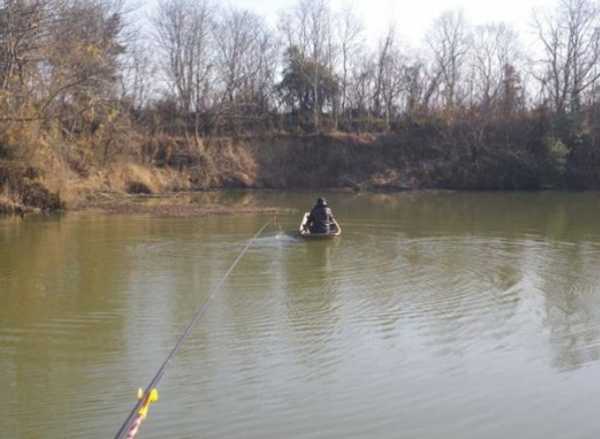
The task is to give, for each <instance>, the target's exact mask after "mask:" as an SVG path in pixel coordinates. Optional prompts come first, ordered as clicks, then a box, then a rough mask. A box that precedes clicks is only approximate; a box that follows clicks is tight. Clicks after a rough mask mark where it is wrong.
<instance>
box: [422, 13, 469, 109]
mask: <svg viewBox="0 0 600 439" xmlns="http://www.w3.org/2000/svg"><path fill="white" fill-rule="evenodd" d="M427 44H428V45H429V47H430V49H431V50H432V52H433V56H434V59H435V62H436V64H437V66H436V67H437V69H438V70H439V73H440V77H441V80H440V86H441V87H442V94H443V96H444V101H445V102H444V105H445V107H446V109H449V110H452V109H453V108H454V106H455V105H456V103H457V100H459V99H460V98H461V96H459V93H460V90H459V86H460V81H461V79H462V77H463V73H464V62H465V60H466V57H467V55H468V51H469V45H470V34H469V29H468V26H467V23H466V22H465V19H464V16H463V14H462V12H445V13H443V14H442V15H441V16H440V17H439V18H438V19H437V20H436V21H435V22H434V25H433V28H432V30H431V31H430V32H429V33H428V35H427Z"/></svg>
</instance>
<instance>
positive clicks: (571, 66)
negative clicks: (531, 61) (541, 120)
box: [534, 0, 600, 114]
mask: <svg viewBox="0 0 600 439" xmlns="http://www.w3.org/2000/svg"><path fill="white" fill-rule="evenodd" d="M534 21H535V27H536V30H537V33H538V37H539V40H540V42H541V44H542V49H543V52H544V57H543V59H542V60H541V62H540V63H541V66H542V74H541V75H539V76H538V79H539V80H540V81H541V83H542V86H543V87H544V88H545V89H546V90H547V92H548V94H549V96H550V99H551V101H552V103H553V106H554V110H555V111H556V112H557V113H559V114H562V113H565V112H567V111H572V112H579V111H580V108H581V102H582V94H583V93H584V92H585V91H586V90H588V89H589V88H590V87H591V86H592V85H593V84H594V83H595V82H596V81H597V80H598V79H599V78H600V72H599V71H598V69H597V66H598V63H599V61H600V7H599V5H598V3H597V2H596V1H593V0H559V3H558V6H557V8H556V10H555V11H554V13H551V14H542V13H540V12H536V13H535V14H534Z"/></svg>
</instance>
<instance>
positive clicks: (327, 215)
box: [306, 198, 334, 233]
mask: <svg viewBox="0 0 600 439" xmlns="http://www.w3.org/2000/svg"><path fill="white" fill-rule="evenodd" d="M333 224H334V219H333V212H331V209H330V208H329V206H328V204H327V200H325V198H319V199H318V200H317V203H316V204H315V207H313V208H312V210H311V211H310V215H309V216H308V219H307V221H306V227H308V230H310V233H329V232H330V229H331V226H332V225H333Z"/></svg>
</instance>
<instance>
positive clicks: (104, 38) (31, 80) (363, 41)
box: [0, 0, 600, 179]
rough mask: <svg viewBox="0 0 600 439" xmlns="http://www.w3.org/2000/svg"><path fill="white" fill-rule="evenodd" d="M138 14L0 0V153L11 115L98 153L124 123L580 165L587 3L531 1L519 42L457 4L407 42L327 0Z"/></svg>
mask: <svg viewBox="0 0 600 439" xmlns="http://www.w3.org/2000/svg"><path fill="white" fill-rule="evenodd" d="M139 16H140V13H139V11H137V12H136V11H131V10H129V9H128V5H127V4H126V3H124V2H123V1H121V0H0V134H1V136H2V137H1V139H0V154H1V153H2V148H5V149H6V148H8V146H7V145H12V144H15V143H19V142H25V141H26V140H23V138H22V137H23V130H22V128H23V126H27V127H29V128H30V129H29V132H30V133H33V134H31V136H35V135H36V134H35V132H40V131H43V132H46V133H47V132H52V133H55V135H56V136H60V137H61V138H63V139H64V143H65V148H69V147H71V146H70V145H71V144H72V143H73V142H76V141H77V139H79V138H81V137H82V136H84V137H86V138H87V139H90V140H89V141H90V142H92V144H93V148H92V149H93V151H94V154H95V155H98V156H100V157H103V159H104V160H108V158H109V156H110V155H111V154H112V152H114V151H115V150H118V149H119V148H121V147H122V144H123V141H122V138H121V137H119V136H123V135H126V134H127V133H130V132H131V131H132V130H140V129H141V130H145V132H150V133H152V134H156V133H169V134H173V135H185V136H195V137H203V136H212V135H254V134H264V133H274V132H285V133H314V132H328V131H342V132H350V133H362V132H377V133H383V132H387V133H398V134H403V135H404V136H405V137H406V139H407V142H408V141H410V142H413V143H419V142H421V143H422V142H430V143H431V142H433V143H435V144H437V145H442V146H444V145H446V146H448V147H449V150H448V152H447V153H446V154H447V156H448V157H447V158H448V159H451V158H452V156H453V155H457V157H459V158H460V160H469V161H470V162H473V163H475V164H477V163H479V162H480V160H481V157H482V154H484V155H485V154H487V156H488V158H489V152H490V148H495V149H496V150H499V149H502V150H503V153H502V154H504V155H503V157H504V158H506V154H510V155H511V157H512V159H511V160H520V159H521V158H523V157H525V156H526V157H527V158H526V159H527V160H529V159H539V160H546V161H549V162H551V163H552V166H551V167H554V168H556V170H557V172H559V173H561V172H563V171H564V170H565V168H568V167H569V166H571V167H573V166H575V165H577V166H575V167H578V168H577V169H578V170H579V171H581V169H583V168H585V169H586V170H585V172H584V173H585V176H584V177H582V178H584V179H585V178H588V177H589V178H596V177H594V175H595V174H594V172H595V171H594V170H593V169H588V168H589V166H590V165H589V164H590V163H595V160H600V158H599V157H597V156H598V155H599V154H598V152H596V150H597V149H598V147H600V145H599V142H598V134H600V124H599V122H600V112H599V110H600V105H599V104H600V3H599V2H597V1H595V0H557V1H556V3H555V4H554V5H553V6H552V7H549V8H547V9H545V10H536V11H532V30H533V31H534V33H535V37H534V38H533V40H531V39H530V40H527V44H526V43H525V42H524V41H523V39H522V38H521V37H520V35H519V34H518V33H517V31H516V30H515V29H513V28H512V27H511V26H510V25H509V24H506V23H488V24H479V25H473V24H470V23H469V22H468V21H467V20H466V19H465V16H464V14H463V13H462V12H461V11H447V12H444V13H442V14H441V15H440V16H439V17H437V18H436V19H435V20H434V21H433V23H432V24H431V27H430V28H429V29H428V30H427V31H426V32H425V35H424V39H423V44H422V45H421V46H420V47H410V45H408V44H406V43H403V42H402V39H401V38H400V32H399V29H398V27H397V26H396V25H394V24H393V23H392V24H390V25H389V27H388V28H387V29H386V30H385V32H384V33H383V35H382V36H381V37H380V38H379V39H378V40H377V41H369V40H368V34H367V32H366V27H365V23H363V22H362V21H361V19H360V17H358V15H357V12H356V11H355V10H353V9H352V8H351V7H343V8H341V9H339V10H334V9H333V8H332V6H331V4H330V2H329V1H328V0H298V1H297V3H296V4H295V5H294V6H293V7H292V8H289V9H288V10H285V11H282V12H281V13H280V15H279V18H278V20H277V24H276V26H275V27H272V26H270V25H269V24H268V23H267V21H266V20H265V18H264V17H261V16H259V15H257V14H255V13H253V12H251V11H248V10H244V9H239V8H236V7H233V6H222V5H219V4H218V3H217V2H215V1H213V0H159V1H158V5H157V8H156V10H155V11H153V12H152V13H151V14H150V17H148V19H144V20H136V19H134V17H139ZM142 21H143V24H141V23H142ZM31 127H34V128H35V129H32V128H31ZM36 130H37V131H36ZM416 154H419V153H418V152H416ZM421 154H425V153H424V152H422V153H421ZM523 160H525V159H523ZM539 160H538V161H539ZM579 171H578V172H579ZM563 173H564V172H563ZM582 175H583V174H582ZM598 179H600V177H598Z"/></svg>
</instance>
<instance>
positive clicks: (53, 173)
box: [0, 133, 543, 215]
mask: <svg viewBox="0 0 600 439" xmlns="http://www.w3.org/2000/svg"><path fill="white" fill-rule="evenodd" d="M417 134H418V133H417ZM421 137H422V136H421ZM421 137H419V136H417V135H416V134H414V133H413V134H411V135H408V134H404V135H398V134H381V135H373V134H368V135H353V134H341V133H339V134H335V133H334V134H318V135H302V136H294V135H269V136H263V137H238V138H231V137H227V138H210V139H198V138H178V137H169V136H164V135H163V136H156V137H151V138H148V137H141V138H140V140H139V143H138V144H135V145H130V146H129V147H128V148H124V150H125V151H127V153H122V154H120V155H116V156H114V157H111V158H110V160H108V161H106V160H102V161H101V160H98V159H93V157H92V158H85V157H87V156H86V155H85V153H86V151H85V148H84V147H80V149H79V150H78V149H73V148H71V149H64V148H63V149H59V148H55V147H52V146H48V145H47V146H46V147H43V148H38V149H35V150H34V152H33V153H31V154H30V155H29V156H28V158H27V159H22V158H21V159H18V158H13V159H11V160H4V161H0V196H2V198H0V212H4V213H20V212H27V211H52V210H57V209H63V208H66V209H84V208H101V209H104V210H107V211H111V212H127V211H129V212H140V211H144V209H145V207H141V206H138V205H134V204H131V199H132V198H131V197H127V195H139V194H143V195H152V194H164V193H180V192H193V191H206V190H215V189H216V190H220V189H233V188H236V189H238V188H245V189H248V188H251V189H280V190H288V189H317V188H318V189H348V190H355V191H361V190H378V191H381V190H384V191H398V190H414V189H535V188H539V187H540V186H541V185H542V184H543V175H542V174H541V173H540V172H539V169H538V167H537V166H538V165H537V163H538V162H536V161H535V160H532V159H531V158H530V157H528V156H524V155H523V154H513V153H512V152H511V151H506V152H503V153H502V154H499V153H497V152H496V153H494V154H492V153H490V152H488V151H476V152H473V151H472V150H471V149H465V150H464V151H463V150H462V149H458V150H457V149H455V150H454V152H453V153H450V152H449V149H448V148H447V145H445V144H444V142H443V139H438V138H435V137H432V138H425V137H423V138H421ZM81 148H83V149H81ZM491 150H492V151H497V149H491ZM65 151H66V152H65ZM456 151H459V152H460V154H459V153H457V152H456ZM461 151H462V152H461ZM108 199H111V201H110V202H108V201H107V200H108ZM252 208H253V207H247V209H252ZM157 209H159V211H160V210H161V209H163V211H164V212H165V214H166V213H167V212H171V213H173V214H177V215H188V214H189V215H202V214H208V213H211V212H214V213H226V211H219V210H218V208H215V207H211V208H210V209H208V208H207V207H206V206H183V205H178V206H171V207H169V208H164V207H157ZM215 209H216V210H215Z"/></svg>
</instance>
